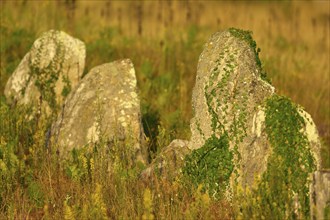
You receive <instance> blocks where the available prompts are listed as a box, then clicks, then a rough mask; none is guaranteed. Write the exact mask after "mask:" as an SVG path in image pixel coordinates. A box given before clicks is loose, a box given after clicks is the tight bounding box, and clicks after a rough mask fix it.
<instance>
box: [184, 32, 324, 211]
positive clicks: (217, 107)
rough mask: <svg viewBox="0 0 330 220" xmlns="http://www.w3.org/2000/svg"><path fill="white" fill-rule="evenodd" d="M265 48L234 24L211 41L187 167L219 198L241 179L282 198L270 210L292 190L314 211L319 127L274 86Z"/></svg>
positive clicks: (203, 58)
mask: <svg viewBox="0 0 330 220" xmlns="http://www.w3.org/2000/svg"><path fill="white" fill-rule="evenodd" d="M259 52H260V49H259V48H257V46H256V42H255V41H254V40H253V38H252V36H251V33H250V32H248V31H243V30H238V29H234V28H230V29H228V30H226V31H223V32H218V33H215V34H214V35H213V36H212V37H211V38H210V40H209V41H208V42H207V43H206V44H205V46H204V50H203V52H202V54H201V55H200V58H199V63H198V68H197V76H196V84H195V87H194V89H193V96H192V102H193V111H194V117H193V119H192V120H191V132H192V137H191V141H190V144H189V146H190V147H191V149H192V150H193V151H192V153H191V154H190V155H188V156H187V157H186V163H185V167H184V169H183V173H184V175H186V176H187V177H188V178H190V179H191V181H192V182H193V183H195V184H196V186H198V185H200V184H202V185H203V186H204V188H205V189H206V190H208V191H209V193H210V194H211V195H213V196H214V197H218V198H219V197H220V198H221V197H226V198H229V199H230V198H231V197H232V196H233V195H234V194H235V189H236V186H238V185H239V186H242V187H243V188H245V187H252V186H255V185H258V187H257V188H258V189H262V192H263V193H265V194H267V193H268V194H267V195H262V197H263V198H265V199H266V200H267V199H268V200H267V201H268V202H269V201H272V200H274V199H275V200H276V199H277V200H278V201H275V203H274V204H275V205H274V204H272V203H271V204H270V205H269V206H267V207H260V208H262V209H265V211H266V209H267V208H268V209H270V210H272V209H273V210H277V209H278V207H279V206H278V203H281V202H283V203H285V202H284V201H286V200H284V199H283V198H284V197H285V196H288V198H290V199H288V201H293V200H294V198H293V197H295V199H296V200H297V199H298V200H299V203H297V204H299V205H298V206H297V208H296V209H297V210H298V212H299V213H304V214H308V213H309V208H308V207H309V205H308V204H309V203H308V201H309V200H308V199H309V198H308V197H309V196H308V184H309V181H310V179H309V176H310V174H311V173H312V172H313V171H315V170H316V169H319V168H320V164H321V161H320V141H319V137H318V132H317V130H316V126H315V125H314V123H313V121H312V119H311V117H310V115H309V114H308V113H307V112H305V111H304V110H303V108H302V107H300V106H298V105H296V104H294V103H293V102H292V101H291V100H290V99H288V98H286V97H282V96H279V95H277V94H276V93H275V89H274V87H273V86H272V85H271V84H270V80H269V79H268V78H267V76H266V73H265V72H264V71H263V69H262V67H261V61H260V59H259V56H258V54H259ZM272 181H273V182H274V181H275V182H276V185H274V184H273V183H272ZM282 184H284V185H285V187H284V188H286V189H288V190H287V191H285V192H284V191H283V190H282V188H281V187H282ZM263 187H264V188H263ZM278 191H280V192H278ZM259 193H260V192H259ZM283 193H284V194H285V195H283ZM256 194H257V192H256ZM293 195H295V196H293ZM259 196H261V195H259ZM277 202H278V203H277ZM290 204H292V203H290ZM273 205H274V207H273ZM282 205H283V204H282ZM284 206H285V205H284ZM276 207H277V208H276ZM285 207H286V206H285ZM287 207H291V206H287ZM281 208H283V207H281ZM284 209H285V208H284ZM287 211H290V210H287ZM291 211H292V210H291ZM283 213H285V212H283ZM284 217H285V216H284Z"/></svg>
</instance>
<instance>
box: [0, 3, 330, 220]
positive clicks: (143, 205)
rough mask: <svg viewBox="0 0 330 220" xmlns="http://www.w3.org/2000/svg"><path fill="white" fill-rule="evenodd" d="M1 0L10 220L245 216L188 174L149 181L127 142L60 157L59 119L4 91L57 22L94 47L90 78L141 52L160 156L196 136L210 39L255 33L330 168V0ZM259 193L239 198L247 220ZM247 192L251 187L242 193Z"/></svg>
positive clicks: (144, 95) (2, 200)
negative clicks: (194, 104)
mask: <svg viewBox="0 0 330 220" xmlns="http://www.w3.org/2000/svg"><path fill="white" fill-rule="evenodd" d="M0 4H1V7H0V12H1V14H0V16H1V20H0V27H1V28H0V39H1V40H0V43H1V45H0V52H1V61H0V64H1V69H0V70H1V72H0V79H1V80H0V96H1V106H0V111H1V114H0V121H1V130H0V145H1V146H0V159H1V160H0V171H1V172H0V176H1V184H0V194H1V196H0V218H14V219H25V218H44V219H62V218H65V219H102V218H105V217H108V218H116V219H118V218H119V219H136V218H147V219H151V218H153V217H154V218H155V219H186V218H205V219H210V218H213V219H228V218H231V217H235V218H239V217H240V215H238V214H237V213H240V211H237V209H238V210H239V208H237V207H241V206H242V205H238V206H235V204H234V206H230V205H229V203H228V202H226V201H216V200H213V199H211V198H210V197H209V195H208V194H207V193H205V192H203V191H202V190H201V187H199V188H197V189H194V188H192V187H190V186H189V185H188V186H187V185H185V184H183V183H182V182H180V180H179V179H178V180H176V181H174V182H169V181H168V180H166V179H157V178H155V179H153V180H152V181H147V182H143V181H141V180H140V178H139V175H138V174H139V171H140V170H141V169H143V167H139V166H136V167H130V166H128V165H129V164H132V163H133V162H132V161H129V159H128V158H129V157H125V158H123V160H118V159H117V160H115V159H114V158H113V157H114V155H120V154H118V153H120V152H121V150H122V149H125V148H123V146H117V147H118V148H115V149H117V151H116V152H112V153H109V152H107V151H105V150H104V149H106V148H107V146H106V143H100V144H99V145H97V146H96V148H95V146H94V147H92V146H90V147H89V148H86V149H84V150H81V151H74V152H72V156H71V159H70V160H68V161H67V162H65V163H64V162H61V161H60V160H59V159H58V158H57V154H56V152H54V149H50V148H47V147H46V146H47V144H45V142H46V139H45V133H46V132H47V130H48V128H49V126H50V123H51V121H52V119H51V118H46V117H43V116H41V117H39V118H38V120H36V119H33V120H28V119H27V118H25V115H26V113H29V114H30V112H31V107H29V106H15V105H8V103H7V102H6V100H5V98H4V96H3V90H4V86H5V83H6V81H7V79H8V78H9V76H10V75H11V74H12V72H13V71H14V69H15V68H16V66H17V65H18V63H19V62H20V60H21V59H22V58H23V56H24V55H25V54H26V53H27V51H28V50H29V48H30V47H31V45H32V43H33V41H34V40H35V39H36V38H37V37H38V36H39V35H40V34H41V33H42V32H44V31H47V30H49V29H60V30H63V31H65V32H67V33H69V34H71V35H72V36H74V37H78V38H80V39H81V40H83V41H84V42H85V43H86V47H87V58H86V69H85V74H86V73H87V72H88V71H89V70H90V69H91V68H92V67H94V66H96V65H99V64H102V63H105V62H111V61H113V60H116V59H120V58H130V59H132V61H133V63H134V66H135V69H136V73H137V79H138V87H139V89H140V98H141V104H142V114H143V125H144V128H145V133H146V135H147V136H148V140H149V151H150V154H151V158H150V159H152V157H153V156H154V155H155V154H156V153H157V152H158V151H159V150H160V149H161V148H163V147H165V146H166V145H167V144H169V142H170V141H171V140H172V139H174V138H185V139H188V138H189V137H190V129H189V120H190V118H191V117H192V110H191V92H192V88H193V86H194V80H195V75H196V68H197V63H198V56H199V54H200V53H201V51H202V47H203V44H204V42H206V40H207V39H208V37H209V36H210V35H211V34H212V33H213V32H215V31H218V30H223V29H225V28H228V27H232V26H234V27H238V28H242V29H248V30H252V31H253V32H254V38H255V39H256V42H257V43H258V46H259V47H260V48H261V49H262V52H261V54H260V55H261V60H262V62H263V65H264V68H265V70H266V72H267V73H268V75H269V76H270V78H271V79H272V83H273V84H274V85H275V87H276V88H277V90H278V92H279V93H280V94H285V95H287V96H289V97H291V98H292V99H293V100H294V101H295V102H297V103H299V104H301V105H302V106H304V107H305V108H306V110H307V111H308V112H310V113H311V114H312V117H313V119H314V120H315V122H316V125H317V127H318V130H319V132H320V135H321V137H322V140H323V142H324V148H323V161H324V167H330V159H329V156H328V155H329V152H330V117H329V115H330V106H329V105H330V101H329V100H330V87H329V82H330V81H329V75H330V74H329V51H330V42H329V16H330V15H329V11H328V8H329V4H330V3H329V2H325V1H324V2H323V1H322V2H321V1H320V2H299V3H295V2H290V1H284V2H281V3H275V2H271V1H270V2H252V3H251V2H235V4H233V3H232V2H228V1H226V2H216V1H210V2H195V1H186V2H181V1H180V2H176V1H169V2H164V1H159V2H153V1H145V2H135V1H132V2H120V1H97V2H92V1H74V0H72V1H70V0H67V1H1V2H0ZM94 149H99V150H98V151H95V150H94ZM124 155H125V154H124ZM126 155H127V154H126ZM114 161H115V162H114ZM243 191H244V190H243ZM259 193H260V192H259ZM265 193H267V192H265ZM255 195H256V197H253V193H252V194H251V193H250V194H249V195H248V196H243V197H244V199H240V200H237V201H241V202H242V204H243V203H244V204H243V205H244V206H243V208H244V209H243V211H242V213H241V214H242V215H243V216H244V217H247V216H249V213H250V214H251V210H252V211H253V213H254V214H258V211H260V207H259V206H258V205H256V204H255V203H253V201H259V200H258V196H260V194H255ZM241 196H242V193H241V191H240V193H238V196H237V198H238V199H239V198H240V197H241ZM247 204H248V205H247ZM257 216H258V215H257ZM259 216H261V215H259ZM250 217H251V216H250ZM264 217H267V216H264Z"/></svg>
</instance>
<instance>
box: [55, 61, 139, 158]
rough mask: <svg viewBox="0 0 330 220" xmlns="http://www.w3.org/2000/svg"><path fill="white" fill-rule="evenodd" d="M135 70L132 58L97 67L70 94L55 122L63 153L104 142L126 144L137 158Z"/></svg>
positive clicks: (60, 149) (57, 138) (57, 139)
mask: <svg viewBox="0 0 330 220" xmlns="http://www.w3.org/2000/svg"><path fill="white" fill-rule="evenodd" d="M136 83H137V82H136V76H135V70H134V67H133V64H132V62H131V61H130V60H129V59H125V60H119V61H115V62H112V63H106V64H103V65H100V66H97V67H94V68H93V69H91V70H90V72H89V73H88V74H87V75H86V76H85V77H84V78H83V79H82V80H81V81H80V83H79V85H78V86H77V87H76V89H74V90H73V91H72V92H71V94H70V95H69V96H68V98H67V100H66V102H65V103H64V107H63V110H62V112H61V113H60V114H59V118H58V119H57V121H56V122H55V123H54V124H53V127H52V134H53V135H52V136H53V137H52V138H53V143H54V144H55V146H57V147H58V149H59V153H60V155H61V156H62V157H66V156H67V155H68V153H69V152H70V151H71V150H72V149H74V148H75V149H80V148H83V147H84V146H87V145H94V144H95V143H103V146H104V144H105V145H107V146H109V149H111V146H113V145H116V144H124V145H125V147H127V150H128V151H129V152H130V153H132V155H133V156H134V160H135V159H137V160H139V161H142V162H143V161H145V157H144V155H145V152H144V151H143V150H142V147H141V146H142V145H141V142H142V141H143V136H144V135H143V127H142V125H141V113H140V100H139V98H138V94H137V85H136Z"/></svg>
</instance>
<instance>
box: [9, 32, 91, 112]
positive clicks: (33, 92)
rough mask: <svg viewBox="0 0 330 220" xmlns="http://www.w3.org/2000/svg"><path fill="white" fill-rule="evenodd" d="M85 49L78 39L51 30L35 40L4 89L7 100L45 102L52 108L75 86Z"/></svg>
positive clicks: (82, 67) (59, 103)
mask: <svg viewBox="0 0 330 220" xmlns="http://www.w3.org/2000/svg"><path fill="white" fill-rule="evenodd" d="M85 57H86V48H85V44H84V43H83V42H82V41H80V40H79V39H76V38H73V37H71V36H69V35H68V34H66V33H64V32H62V31H55V30H50V31H48V32H45V33H43V34H42V35H41V36H40V38H38V39H37V40H36V41H35V42H34V43H33V46H32V48H31V50H30V51H29V52H28V53H27V54H26V55H25V56H24V58H23V59H22V61H21V62H20V64H19V65H18V67H17V68H16V70H15V71H14V73H13V74H12V75H11V77H10V78H9V80H8V82H7V84H6V87H5V91H4V93H5V96H6V97H7V99H8V101H15V102H18V104H28V103H34V104H35V103H37V104H40V102H41V103H45V104H46V103H47V104H46V105H45V106H47V107H50V108H51V109H55V108H57V107H59V106H60V105H61V104H62V103H63V102H64V99H65V97H66V96H67V95H68V94H69V93H70V91H71V90H72V89H73V88H74V87H75V86H76V85H77V84H78V82H79V80H80V78H81V77H82V74H83V71H84V67H85Z"/></svg>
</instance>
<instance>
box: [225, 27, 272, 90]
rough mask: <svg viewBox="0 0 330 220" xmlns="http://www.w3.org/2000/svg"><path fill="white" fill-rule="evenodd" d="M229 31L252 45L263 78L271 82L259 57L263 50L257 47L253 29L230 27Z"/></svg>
mask: <svg viewBox="0 0 330 220" xmlns="http://www.w3.org/2000/svg"><path fill="white" fill-rule="evenodd" d="M229 32H230V33H231V34H232V35H233V36H235V37H237V38H239V39H241V40H243V41H246V42H247V43H248V44H249V45H250V47H251V48H252V50H253V52H254V54H255V57H256V63H257V66H258V67H259V69H260V71H261V72H260V77H261V79H263V80H265V81H266V82H268V83H271V81H270V79H269V78H268V77H267V73H266V72H265V71H264V70H263V68H262V64H261V60H260V58H259V53H260V52H261V49H260V48H259V47H258V48H257V43H256V42H255V40H253V37H252V31H244V30H241V29H237V28H229Z"/></svg>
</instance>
